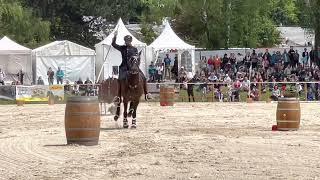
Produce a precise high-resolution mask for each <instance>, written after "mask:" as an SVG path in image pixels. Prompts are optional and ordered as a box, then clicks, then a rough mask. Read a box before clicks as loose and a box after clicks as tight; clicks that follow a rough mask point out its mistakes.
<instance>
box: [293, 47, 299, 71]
mask: <svg viewBox="0 0 320 180" xmlns="http://www.w3.org/2000/svg"><path fill="white" fill-rule="evenodd" d="M293 59H294V64H295V67H298V65H299V61H300V55H299V53H298V50H296V52H295V53H294V54H293Z"/></svg>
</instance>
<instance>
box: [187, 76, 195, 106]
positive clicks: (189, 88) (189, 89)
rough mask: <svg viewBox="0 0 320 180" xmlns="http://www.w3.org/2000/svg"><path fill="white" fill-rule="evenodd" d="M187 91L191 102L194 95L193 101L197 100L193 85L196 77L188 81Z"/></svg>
mask: <svg viewBox="0 0 320 180" xmlns="http://www.w3.org/2000/svg"><path fill="white" fill-rule="evenodd" d="M187 83H188V84H187V92H188V98H189V102H191V99H190V97H192V100H193V102H195V100H194V93H193V87H194V83H195V79H194V78H192V79H190V80H189V81H188V82H187Z"/></svg>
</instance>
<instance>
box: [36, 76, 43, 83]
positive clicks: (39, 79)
mask: <svg viewBox="0 0 320 180" xmlns="http://www.w3.org/2000/svg"><path fill="white" fill-rule="evenodd" d="M37 85H44V81H43V79H42V77H41V76H39V78H38V80H37Z"/></svg>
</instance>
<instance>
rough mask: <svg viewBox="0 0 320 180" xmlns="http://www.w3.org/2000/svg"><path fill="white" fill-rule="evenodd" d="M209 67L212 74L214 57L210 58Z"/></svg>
mask: <svg viewBox="0 0 320 180" xmlns="http://www.w3.org/2000/svg"><path fill="white" fill-rule="evenodd" d="M208 67H209V72H212V70H213V58H212V56H210V58H209V59H208Z"/></svg>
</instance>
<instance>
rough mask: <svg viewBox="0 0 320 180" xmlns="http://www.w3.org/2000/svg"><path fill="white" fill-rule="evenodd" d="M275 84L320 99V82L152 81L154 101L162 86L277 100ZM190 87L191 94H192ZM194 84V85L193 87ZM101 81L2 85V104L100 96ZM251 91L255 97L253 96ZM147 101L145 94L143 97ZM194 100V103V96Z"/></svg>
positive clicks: (183, 97)
mask: <svg viewBox="0 0 320 180" xmlns="http://www.w3.org/2000/svg"><path fill="white" fill-rule="evenodd" d="M275 85H277V86H278V89H279V93H280V95H279V98H280V97H282V96H285V95H286V94H290V95H291V96H294V97H296V98H299V99H300V101H302V102H318V101H320V82H252V83H250V90H249V88H248V87H246V86H241V87H240V88H236V87H234V86H233V85H230V84H228V83H223V82H221V83H220V82H219V83H148V89H149V92H150V93H151V94H152V97H153V99H152V100H151V102H160V87H163V86H165V87H172V88H174V92H175V95H174V97H173V98H172V99H173V101H174V102H189V97H188V94H192V93H190V92H191V90H192V92H193V95H194V101H195V102H247V101H248V98H249V97H251V98H252V101H253V102H271V101H276V98H275V97H274V96H273V89H274V87H275ZM188 86H189V93H188ZM191 86H192V87H191ZM99 89H100V84H94V85H92V84H90V85H77V86H74V85H54V86H0V100H1V101H0V103H2V104H3V102H5V104H7V102H10V101H16V100H23V101H26V102H46V103H47V102H48V100H49V97H50V96H52V97H54V100H55V102H56V103H65V100H66V98H67V97H72V96H99V97H101V96H102V94H101V92H100V91H99ZM249 94H250V95H251V96H249ZM141 99H142V101H143V97H142V98H141ZM190 101H191V102H193V97H192V96H191V98H190Z"/></svg>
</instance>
